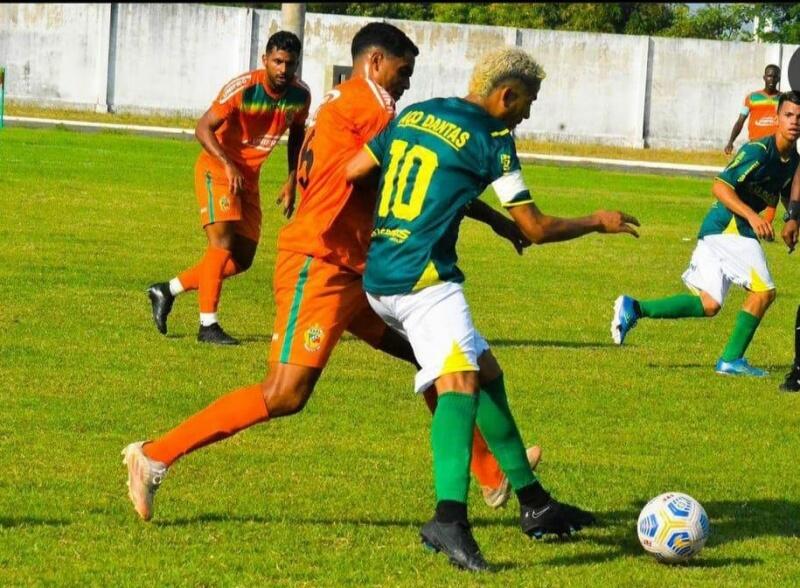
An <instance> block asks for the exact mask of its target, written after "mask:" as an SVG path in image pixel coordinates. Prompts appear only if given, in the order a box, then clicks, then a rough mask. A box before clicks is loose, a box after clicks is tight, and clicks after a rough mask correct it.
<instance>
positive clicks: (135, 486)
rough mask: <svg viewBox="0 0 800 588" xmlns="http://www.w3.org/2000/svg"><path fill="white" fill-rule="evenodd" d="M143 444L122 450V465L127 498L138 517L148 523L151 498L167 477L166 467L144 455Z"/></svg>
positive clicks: (141, 442)
mask: <svg viewBox="0 0 800 588" xmlns="http://www.w3.org/2000/svg"><path fill="white" fill-rule="evenodd" d="M145 443H146V442H145V441H139V442H137V443H131V444H130V445H128V446H127V447H126V448H125V449H123V450H122V455H123V458H122V463H123V464H125V465H126V466H128V498H130V499H131V502H132V503H133V508H134V509H136V512H137V513H138V514H139V516H140V517H142V518H143V519H144V520H145V521H149V520H150V518H151V517H152V516H153V498H154V496H155V493H156V490H158V488H159V487H160V486H161V482H163V481H164V476H166V475H167V466H166V465H165V464H163V463H161V462H160V461H155V460H152V459H150V458H149V457H147V456H146V455H145V454H144V451H142V445H144V444H145Z"/></svg>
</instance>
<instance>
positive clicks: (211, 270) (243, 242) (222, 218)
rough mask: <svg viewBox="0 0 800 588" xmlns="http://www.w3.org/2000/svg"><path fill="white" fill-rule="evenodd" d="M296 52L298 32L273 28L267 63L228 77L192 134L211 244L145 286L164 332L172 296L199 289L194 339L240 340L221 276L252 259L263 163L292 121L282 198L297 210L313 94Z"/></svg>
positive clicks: (197, 189) (196, 177)
mask: <svg viewBox="0 0 800 588" xmlns="http://www.w3.org/2000/svg"><path fill="white" fill-rule="evenodd" d="M299 60H300V39H298V38H297V36H295V35H294V34H292V33H290V32H287V31H279V32H277V33H275V34H274V35H272V36H271V37H270V38H269V40H268V41H267V48H266V52H265V53H264V55H263V56H262V57H261V61H262V63H263V64H264V69H260V70H255V71H251V72H248V73H246V74H242V75H240V76H238V77H236V78H234V79H233V80H231V81H230V82H228V83H227V84H226V85H225V87H223V88H222V91H221V92H220V93H219V96H217V98H216V100H214V102H213V103H212V104H211V107H210V108H209V109H208V110H207V111H206V113H205V114H204V115H203V116H202V118H200V120H199V121H198V123H197V129H196V131H195V135H196V136H197V140H198V141H200V144H201V145H202V146H203V151H202V152H201V153H200V156H199V157H198V158H197V163H196V164H195V169H194V186H195V194H196V196H197V203H198V205H199V207H200V222H201V223H202V225H203V228H204V229H205V232H206V236H207V237H208V248H207V249H206V252H205V255H204V256H203V258H202V259H201V260H200V262H199V263H198V264H197V265H195V266H194V267H192V268H189V269H187V270H185V271H183V272H182V273H180V274H178V276H177V277H175V278H173V279H172V280H170V281H169V282H162V283H158V284H153V285H152V286H150V287H149V288H148V290H147V293H148V296H149V297H150V303H151V305H152V308H153V321H154V322H155V324H156V327H157V328H158V330H159V332H161V333H162V334H166V332H167V317H168V316H169V313H170V310H172V304H173V302H174V301H175V297H176V296H178V295H179V294H181V293H183V292H187V291H189V290H198V298H199V302H200V330H199V332H198V334H197V340H198V341H200V342H203V343H216V344H221V345H236V344H238V343H239V341H238V340H236V339H234V338H233V337H231V336H230V335H228V334H227V333H225V331H223V330H222V327H221V326H220V324H219V321H218V319H217V307H218V305H219V298H220V293H221V291H222V281H223V280H224V279H226V278H230V277H232V276H235V275H237V274H239V273H242V272H244V271H246V270H247V269H248V268H249V267H250V266H251V265H252V263H253V258H254V257H255V254H256V248H257V247H258V242H259V239H260V237H261V197H260V194H259V189H258V182H259V175H260V172H261V166H262V164H263V163H264V161H266V159H267V157H269V154H270V153H271V152H272V149H273V147H275V145H276V144H277V143H278V140H279V139H280V138H281V136H282V135H283V133H284V132H285V131H286V129H287V128H288V129H289V148H288V162H289V177H288V178H287V180H286V183H285V184H284V185H283V187H282V188H281V192H280V196H279V198H278V201H279V202H282V203H283V206H284V210H285V212H286V214H287V216H288V215H290V214H291V212H292V208H293V206H294V198H295V165H296V162H297V154H298V152H299V151H300V146H301V145H302V144H303V138H304V136H305V121H306V117H307V116H308V107H309V104H310V102H311V93H310V92H309V90H308V87H307V86H306V85H305V84H304V83H303V82H301V81H300V80H298V79H296V78H295V72H296V71H297V66H298V64H299Z"/></svg>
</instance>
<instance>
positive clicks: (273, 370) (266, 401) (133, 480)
mask: <svg viewBox="0 0 800 588" xmlns="http://www.w3.org/2000/svg"><path fill="white" fill-rule="evenodd" d="M321 371H322V370H321V369H319V368H309V367H307V366H296V365H286V364H277V365H276V364H270V370H269V373H268V374H267V376H266V378H265V379H264V381H263V382H261V383H260V384H253V385H250V386H245V387H243V388H238V389H236V390H232V391H231V392H229V393H228V394H226V395H224V396H222V397H221V398H219V399H217V400H216V401H215V402H213V403H212V404H210V405H208V406H207V407H206V408H204V409H202V410H201V411H199V412H197V413H195V414H194V415H192V416H190V417H189V418H188V419H186V420H185V421H183V422H182V423H180V424H179V425H178V426H177V427H175V428H173V429H172V430H170V431H168V432H167V433H166V434H164V435H162V436H160V437H158V438H156V439H154V440H153V441H150V442H144V441H139V442H136V443H131V444H130V445H128V446H127V447H126V448H125V449H124V450H123V455H124V456H125V457H124V460H123V463H125V465H127V466H128V496H129V497H130V499H131V501H132V502H133V505H134V508H135V509H136V512H137V513H138V514H139V516H140V517H141V518H143V519H144V520H149V519H150V518H151V517H152V514H153V499H154V497H155V493H156V491H157V490H158V488H159V487H160V485H161V482H162V481H163V479H164V477H165V476H166V474H167V470H168V468H169V467H170V466H172V465H173V464H174V463H175V462H176V461H177V460H178V459H180V458H181V457H183V456H185V455H188V454H189V453H192V452H193V451H196V450H198V449H200V448H202V447H205V446H206V445H209V444H211V443H216V442H218V441H222V440H223V439H227V438H228V437H231V436H232V435H235V434H236V433H238V432H239V431H242V430H244V429H247V428H249V427H252V426H253V425H256V424H258V423H262V422H264V421H267V420H269V419H271V418H278V417H282V416H289V415H292V414H295V413H296V412H298V411H299V410H301V409H302V408H303V406H305V404H306V402H307V401H308V398H309V397H310V396H311V393H312V391H313V390H314V385H315V384H316V382H317V380H318V379H319V375H320V373H321Z"/></svg>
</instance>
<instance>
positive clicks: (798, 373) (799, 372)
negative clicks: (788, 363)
mask: <svg viewBox="0 0 800 588" xmlns="http://www.w3.org/2000/svg"><path fill="white" fill-rule="evenodd" d="M780 390H782V391H783V392H800V366H794V367H792V371H790V372H789V373H788V374H786V379H785V380H784V381H783V384H781V386H780Z"/></svg>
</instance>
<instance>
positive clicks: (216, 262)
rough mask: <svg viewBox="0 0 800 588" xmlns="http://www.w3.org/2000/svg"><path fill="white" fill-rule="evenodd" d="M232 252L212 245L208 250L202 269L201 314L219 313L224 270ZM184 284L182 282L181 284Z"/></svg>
mask: <svg viewBox="0 0 800 588" xmlns="http://www.w3.org/2000/svg"><path fill="white" fill-rule="evenodd" d="M230 258H231V252H230V251H228V250H227V249H220V248H219V247H214V246H212V245H209V246H208V249H206V254H205V255H204V256H203V261H201V262H200V263H201V265H202V267H201V268H200V292H199V294H200V295H199V298H200V312H202V313H212V312H217V306H218V305H219V294H220V292H221V291H222V270H223V268H224V267H225V264H226V263H227V262H228V261H229V260H230ZM181 283H182V282H181Z"/></svg>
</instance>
